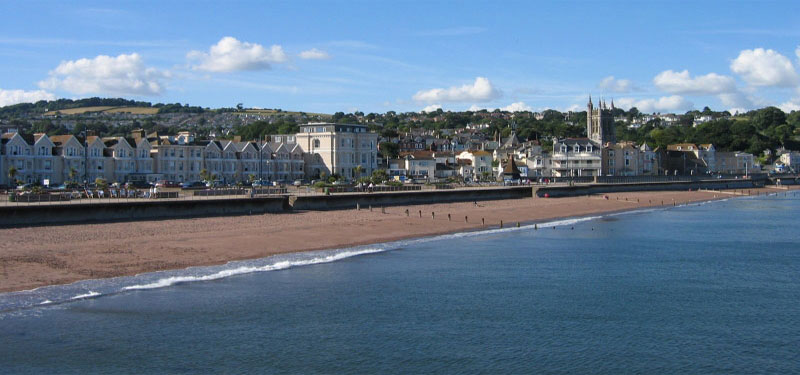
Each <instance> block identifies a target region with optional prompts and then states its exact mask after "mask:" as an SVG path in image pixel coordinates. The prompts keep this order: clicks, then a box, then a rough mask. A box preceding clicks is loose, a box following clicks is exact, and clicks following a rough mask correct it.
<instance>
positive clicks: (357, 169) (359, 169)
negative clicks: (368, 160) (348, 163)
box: [353, 165, 364, 178]
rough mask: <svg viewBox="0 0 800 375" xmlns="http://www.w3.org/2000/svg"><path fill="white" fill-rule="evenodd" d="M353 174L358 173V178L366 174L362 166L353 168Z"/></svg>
mask: <svg viewBox="0 0 800 375" xmlns="http://www.w3.org/2000/svg"><path fill="white" fill-rule="evenodd" d="M353 172H355V173H356V176H357V178H360V177H361V174H362V173H364V167H363V166H361V165H357V166H356V167H355V168H353Z"/></svg>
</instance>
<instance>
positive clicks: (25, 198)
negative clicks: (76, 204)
mask: <svg viewBox="0 0 800 375" xmlns="http://www.w3.org/2000/svg"><path fill="white" fill-rule="evenodd" d="M78 198H80V196H78ZM70 199H72V194H71V193H59V194H19V195H9V200H13V201H14V202H24V203H32V202H61V201H68V200H70Z"/></svg>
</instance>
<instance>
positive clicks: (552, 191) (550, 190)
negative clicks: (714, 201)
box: [536, 180, 764, 198]
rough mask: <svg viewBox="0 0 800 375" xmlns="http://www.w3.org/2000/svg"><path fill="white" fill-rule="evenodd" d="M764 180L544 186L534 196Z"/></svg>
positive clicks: (731, 185) (746, 184) (747, 184)
mask: <svg viewBox="0 0 800 375" xmlns="http://www.w3.org/2000/svg"><path fill="white" fill-rule="evenodd" d="M763 186H764V181H763V180H762V181H754V180H706V181H687V182H650V183H630V184H591V185H575V186H546V187H541V188H539V189H538V190H537V191H536V196H538V197H544V196H545V194H546V195H547V196H548V197H552V198H557V197H573V196H579V195H589V194H603V193H621V192H631V191H667V190H669V191H676V190H677V191H680V190H689V189H692V190H697V189H748V188H755V187H763Z"/></svg>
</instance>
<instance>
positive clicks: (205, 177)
mask: <svg viewBox="0 0 800 375" xmlns="http://www.w3.org/2000/svg"><path fill="white" fill-rule="evenodd" d="M200 179H201V180H203V181H208V180H209V179H211V176H209V174H208V169H205V168H203V169H202V170H200Z"/></svg>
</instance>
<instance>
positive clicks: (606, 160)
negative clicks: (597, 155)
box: [602, 142, 644, 176]
mask: <svg viewBox="0 0 800 375" xmlns="http://www.w3.org/2000/svg"><path fill="white" fill-rule="evenodd" d="M602 156H603V157H602V160H603V171H602V172H603V176H641V175H643V174H644V165H643V161H644V160H643V158H642V157H641V156H640V151H639V148H638V147H636V145H634V144H633V143H630V142H622V143H609V144H606V145H605V146H604V147H603V155H602Z"/></svg>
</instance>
